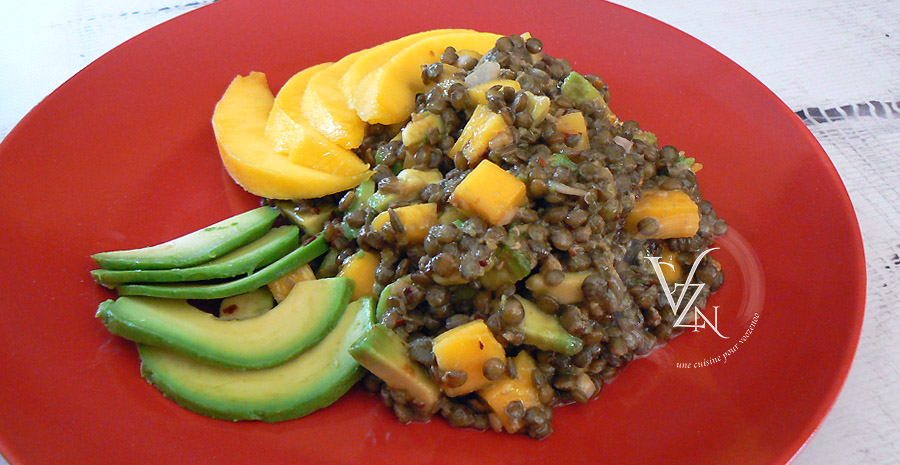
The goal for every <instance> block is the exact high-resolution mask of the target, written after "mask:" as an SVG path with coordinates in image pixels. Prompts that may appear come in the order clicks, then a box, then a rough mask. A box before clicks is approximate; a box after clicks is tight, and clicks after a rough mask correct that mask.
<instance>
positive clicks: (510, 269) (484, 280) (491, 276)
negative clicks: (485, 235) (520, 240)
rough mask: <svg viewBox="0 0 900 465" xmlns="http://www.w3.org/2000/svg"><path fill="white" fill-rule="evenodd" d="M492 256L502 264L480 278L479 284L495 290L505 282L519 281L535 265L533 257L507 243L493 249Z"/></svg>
mask: <svg viewBox="0 0 900 465" xmlns="http://www.w3.org/2000/svg"><path fill="white" fill-rule="evenodd" d="M494 256H495V257H496V258H497V260H498V261H499V263H500V264H502V265H503V266H494V267H493V268H491V269H490V270H489V271H487V272H486V273H485V274H484V276H482V277H481V278H480V280H481V284H482V285H483V286H484V287H486V288H488V289H491V290H497V289H499V288H500V287H501V286H503V285H504V284H507V283H517V282H519V281H520V280H522V279H524V278H525V277H526V276H528V275H529V274H530V273H531V270H533V269H534V267H535V266H537V260H536V259H535V258H534V257H530V256H529V255H527V254H525V252H523V251H522V250H521V249H514V248H512V247H510V246H509V245H507V244H500V245H499V246H498V247H497V250H496V251H494Z"/></svg>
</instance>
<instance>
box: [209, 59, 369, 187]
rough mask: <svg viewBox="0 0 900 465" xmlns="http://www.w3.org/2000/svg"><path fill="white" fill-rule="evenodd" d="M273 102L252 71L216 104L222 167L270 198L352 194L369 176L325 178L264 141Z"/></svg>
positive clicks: (214, 122)
mask: <svg viewBox="0 0 900 465" xmlns="http://www.w3.org/2000/svg"><path fill="white" fill-rule="evenodd" d="M274 101H275V97H274V96H273V95H272V91H270V90H269V85H268V83H267V82H266V75H265V74H262V73H257V72H252V73H250V75H248V76H246V77H245V76H237V77H236V78H234V80H233V81H232V82H231V85H229V86H228V89H227V90H226V91H225V94H224V95H223V96H222V99H221V100H219V102H218V103H217V104H216V109H215V111H214V112H213V118H212V125H213V131H214V132H215V135H216V143H217V144H218V146H219V153H220V155H221V157H222V164H224V165H225V169H226V170H227V171H228V174H230V175H231V177H232V179H234V181H235V182H236V183H238V184H239V185H240V186H241V187H243V188H244V189H246V190H247V191H249V192H250V193H252V194H255V195H258V196H261V197H268V198H270V199H308V198H318V197H322V196H324V195H328V194H333V193H335V192H340V191H345V190H348V189H352V188H354V187H356V186H357V185H358V184H359V183H360V182H362V181H363V180H364V179H367V178H368V177H369V176H370V173H369V172H368V171H364V172H362V173H359V174H356V175H352V176H338V175H334V174H329V173H324V172H322V171H318V170H314V169H310V168H307V167H304V166H299V165H296V164H294V163H291V162H290V161H289V160H288V158H287V157H285V156H283V155H280V154H279V153H278V152H276V151H275V150H274V148H273V147H272V144H271V142H269V140H267V139H266V136H265V129H266V121H267V120H268V117H269V112H270V111H271V110H272V106H273V104H274Z"/></svg>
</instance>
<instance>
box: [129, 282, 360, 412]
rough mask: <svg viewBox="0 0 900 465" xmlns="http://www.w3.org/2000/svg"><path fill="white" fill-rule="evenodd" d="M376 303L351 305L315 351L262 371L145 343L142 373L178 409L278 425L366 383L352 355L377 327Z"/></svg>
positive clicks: (140, 351)
mask: <svg viewBox="0 0 900 465" xmlns="http://www.w3.org/2000/svg"><path fill="white" fill-rule="evenodd" d="M374 310H375V309H374V305H373V302H372V299H371V298H363V299H359V300H356V301H354V302H351V303H350V305H348V306H347V309H346V311H344V314H343V316H341V319H340V320H339V321H338V323H337V325H336V326H335V328H334V329H333V330H331V332H330V333H328V335H327V336H325V339H323V340H322V341H321V342H319V343H318V344H316V345H315V346H314V347H313V348H311V349H309V350H307V351H306V352H304V353H302V354H300V355H299V356H298V357H295V358H293V359H291V360H288V361H287V362H285V363H283V364H281V365H278V366H275V367H272V368H266V369H262V370H238V369H233V368H224V367H219V366H215V365H209V364H206V363H203V362H200V361H198V360H196V359H193V358H191V357H187V356H184V355H182V354H179V353H178V352H175V351H173V350H170V349H166V348H163V347H155V346H150V345H144V344H140V345H139V346H138V351H139V353H140V356H141V374H142V375H143V376H144V378H146V379H147V381H149V382H150V383H151V384H153V385H155V386H156V387H157V388H159V390H160V391H162V392H163V394H164V395H165V396H166V397H169V398H171V399H172V400H174V401H175V402H176V403H178V404H179V405H181V406H183V407H185V408H187V409H190V410H192V411H194V412H197V413H199V414H202V415H206V416H209V417H213V418H219V419H223V420H232V421H235V420H262V421H266V422H275V421H283V420H291V419H294V418H300V417H302V416H305V415H308V414H310V413H312V412H314V411H316V410H318V409H320V408H323V407H326V406H328V405H331V404H332V403H333V402H334V401H336V400H337V399H338V398H340V397H341V396H342V395H344V393H346V392H347V391H348V390H349V389H350V388H351V387H352V386H353V385H354V384H355V383H356V382H357V381H359V380H360V378H362V375H363V373H364V370H362V368H361V367H360V366H359V363H357V362H356V360H354V359H353V357H351V356H350V354H349V353H348V351H347V350H348V348H349V347H350V345H351V344H353V343H354V342H355V341H357V340H358V339H359V338H360V337H362V335H363V334H365V333H366V331H368V329H369V328H370V327H371V326H372V324H373V318H374Z"/></svg>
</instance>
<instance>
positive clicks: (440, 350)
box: [432, 320, 506, 396]
mask: <svg viewBox="0 0 900 465" xmlns="http://www.w3.org/2000/svg"><path fill="white" fill-rule="evenodd" d="M432 351H433V352H434V358H435V360H436V361H437V365H438V368H440V369H441V371H442V372H446V371H451V370H462V371H465V372H466V382H465V383H463V384H462V385H461V386H457V387H454V388H451V387H447V386H443V387H442V389H443V390H444V392H445V393H447V395H448V396H461V395H463V394H468V393H470V392H473V391H477V390H478V389H481V388H482V387H484V386H485V385H487V384H488V383H490V380H488V379H487V378H485V376H484V370H483V368H484V362H486V361H487V360H488V359H490V358H499V359H501V360H502V359H503V358H504V357H506V352H504V351H503V346H501V345H500V343H499V342H497V339H496V338H494V335H493V334H491V330H490V329H489V328H488V327H487V325H486V324H485V323H484V321H483V320H475V321H472V322H469V323H466V324H464V325H462V326H457V327H455V328H453V329H451V330H449V331H447V332H445V333H443V334H441V335H439V336H438V337H436V338H434V345H433V347H432Z"/></svg>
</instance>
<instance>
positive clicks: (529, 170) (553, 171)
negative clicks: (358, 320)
mask: <svg viewBox="0 0 900 465" xmlns="http://www.w3.org/2000/svg"><path fill="white" fill-rule="evenodd" d="M422 81H423V83H424V84H425V85H426V87H427V89H428V90H427V91H426V92H423V93H420V94H418V95H417V97H416V102H415V103H416V106H415V113H414V115H413V117H412V121H411V122H410V123H408V124H406V125H405V126H404V128H403V130H402V131H399V132H398V129H399V128H398V127H396V126H394V125H378V124H375V125H370V126H368V129H367V133H366V137H365V138H364V139H363V142H362V145H360V146H359V147H358V148H357V149H355V152H356V154H357V155H358V156H359V157H360V158H361V159H362V160H363V161H364V162H366V163H368V164H369V165H371V166H372V167H373V170H374V175H373V176H372V178H371V179H370V181H368V184H367V183H363V184H362V185H361V186H360V187H359V188H357V189H355V190H351V191H348V192H346V193H345V194H337V195H332V196H328V197H324V198H320V199H314V200H303V201H297V202H293V203H290V204H288V203H287V202H283V201H277V202H276V201H273V203H275V204H277V205H279V206H280V207H282V209H283V210H285V211H289V212H292V213H294V214H296V215H304V214H312V213H319V212H331V213H329V217H328V218H326V220H325V221H326V222H325V223H324V227H323V236H324V238H325V240H326V241H328V242H329V244H330V245H331V250H332V252H330V253H329V254H328V255H326V256H325V258H324V259H322V260H321V262H320V263H317V265H318V271H317V273H316V275H317V277H319V278H322V277H329V276H335V275H337V274H339V273H341V272H342V269H344V268H345V266H346V264H347V263H348V262H349V261H352V260H353V258H354V257H357V256H359V254H360V253H362V254H366V255H368V256H369V257H370V259H372V260H376V261H377V264H376V265H375V268H374V290H373V292H374V294H375V295H381V296H382V299H381V300H382V301H383V305H381V303H380V304H379V307H383V308H382V311H383V313H382V314H380V323H381V324H383V325H384V326H385V327H386V328H388V329H390V330H391V331H392V332H393V333H394V334H396V335H397V336H398V337H399V338H400V339H401V340H402V341H403V343H404V345H405V348H406V352H407V355H408V357H409V358H410V359H411V360H412V361H414V362H415V363H416V364H418V365H419V366H421V367H423V368H424V369H425V372H426V373H427V374H428V376H429V377H430V378H431V380H432V381H433V382H434V383H435V385H437V386H438V387H439V388H440V397H439V399H438V400H437V401H436V402H434V403H423V402H422V401H421V399H419V398H417V397H416V396H415V395H411V393H410V392H409V390H407V389H403V388H400V387H397V386H393V387H392V386H390V385H389V384H390V383H386V382H385V381H384V380H382V379H381V378H379V377H378V376H375V375H374V374H369V375H367V376H366V378H365V379H364V385H365V387H366V389H368V390H370V391H372V392H375V393H378V395H379V396H380V397H381V399H382V400H383V402H384V404H385V405H386V406H387V407H388V408H390V409H391V410H392V411H393V413H394V414H395V415H396V417H397V418H398V420H400V421H401V422H409V421H413V420H428V419H430V418H432V417H433V416H435V415H439V416H441V417H443V418H445V419H446V420H447V421H448V422H449V423H450V424H452V425H454V426H458V427H472V428H476V429H493V430H495V431H500V430H503V429H505V430H506V431H509V432H518V433H525V434H528V435H529V436H531V437H534V438H543V437H546V436H548V435H549V434H551V433H552V426H551V420H552V417H553V409H554V407H556V406H559V405H563V404H567V403H571V402H578V403H585V402H587V401H588V400H590V399H591V398H593V397H595V396H596V395H598V394H599V392H600V391H601V389H602V387H603V385H604V383H606V382H609V381H611V380H612V379H613V378H614V377H615V376H616V374H617V373H618V371H619V370H620V369H622V368H624V367H625V366H626V365H627V363H628V362H629V361H631V360H632V359H633V358H634V357H637V356H641V355H644V354H646V353H648V352H650V351H651V350H653V349H654V348H655V347H658V346H659V345H660V344H663V343H665V342H666V341H668V340H669V339H671V338H672V337H674V336H675V335H676V334H677V332H678V331H677V328H675V327H674V322H675V313H674V311H673V310H672V309H671V308H669V307H668V306H667V305H666V304H665V297H664V294H663V292H662V289H661V285H660V283H659V282H658V280H657V276H656V274H655V273H654V271H653V269H652V268H651V266H650V263H649V261H648V260H645V259H644V257H651V256H662V257H663V260H664V261H668V262H669V263H672V264H673V274H674V275H673V276H672V279H673V281H675V282H677V281H678V280H679V279H681V280H682V281H683V277H682V276H680V275H679V274H678V271H677V270H678V269H679V268H680V267H681V266H682V265H690V264H691V263H693V262H694V260H695V259H696V258H697V257H698V256H699V255H700V254H701V253H702V252H704V251H705V250H706V249H708V248H709V247H710V245H711V244H712V242H713V240H714V238H715V237H716V236H718V235H721V234H724V233H725V231H726V230H727V225H726V223H725V222H724V220H722V219H720V218H718V217H717V215H716V213H715V211H714V209H713V207H712V205H711V204H710V203H709V202H708V201H706V200H703V199H702V196H701V193H700V190H699V186H698V184H697V179H696V176H695V170H697V169H699V164H697V163H694V160H693V159H689V158H685V157H684V154H682V153H680V152H679V151H678V150H677V149H676V148H674V147H672V146H664V147H658V146H657V143H656V137H655V136H654V135H653V134H652V133H649V132H647V131H643V130H641V129H640V127H639V125H638V124H637V123H636V122H634V121H624V122H620V121H618V119H617V118H616V117H615V115H614V114H613V113H612V112H611V110H610V109H609V102H610V92H609V89H608V86H607V85H606V84H605V83H604V82H603V80H602V79H601V78H600V77H598V76H595V75H591V74H586V75H583V76H582V75H581V74H578V73H576V72H574V71H573V70H572V67H571V64H570V63H569V62H568V61H566V60H565V59H556V58H553V57H550V56H549V55H547V54H546V53H544V52H543V46H542V43H541V41H540V40H539V39H537V38H533V37H527V36H526V37H523V36H518V35H511V36H507V37H502V38H500V39H499V40H497V42H496V45H495V47H494V48H493V49H491V50H489V51H488V52H487V53H485V54H483V55H481V54H479V53H477V52H474V51H470V50H456V49H454V48H452V47H448V48H447V49H446V50H445V51H444V53H443V54H441V56H440V61H435V62H434V63H431V64H428V65H426V66H424V67H423V69H422ZM585 84H586V86H585ZM473 121H474V122H473ZM476 124H477V125H478V127H479V128H481V129H482V130H481V132H480V133H479V134H475V135H474V136H473V135H472V134H471V133H472V131H469V132H468V133H467V127H470V126H474V125H476ZM485 128H497V129H496V130H492V131H488V130H487V129H485ZM476 132H477V131H476ZM461 140H462V141H464V143H460V141H461ZM467 149H468V150H467ZM487 164H490V165H493V166H496V167H499V168H500V169H501V170H502V171H504V172H505V173H508V174H509V175H511V176H512V177H513V178H515V179H516V180H518V181H519V182H521V184H522V192H523V196H522V201H521V202H520V203H515V204H514V205H512V206H511V207H510V208H507V209H506V210H504V211H507V212H512V213H511V214H510V215H507V216H506V217H504V215H503V214H502V213H503V212H500V213H501V214H498V215H493V216H492V215H491V214H490V213H491V212H486V211H484V210H479V209H477V208H473V207H472V204H471V203H466V202H461V201H459V196H458V194H456V195H457V197H456V198H455V193H457V191H458V190H461V189H463V188H461V186H463V185H464V182H465V180H466V179H467V178H470V180H471V179H474V176H472V174H473V173H475V172H476V171H479V173H480V172H481V171H483V169H482V168H480V167H482V166H487ZM498 176H500V175H498ZM484 179H485V180H487V181H494V180H497V179H501V177H490V176H489V177H485V178H484ZM482 183H483V184H490V182H486V181H485V182H482ZM513 190H514V189H513ZM505 191H507V192H508V191H509V189H507V190H505ZM651 193H652V194H651ZM676 196H678V198H681V199H688V202H686V203H690V204H691V205H693V210H691V211H689V213H688V215H691V214H692V215H694V216H695V217H697V221H696V224H694V225H693V229H691V228H687V229H684V228H679V227H678V226H677V225H676V226H674V227H673V226H672V225H671V224H670V223H671V221H669V219H670V218H669V216H678V215H677V214H676V215H669V216H666V215H660V214H655V215H641V216H640V217H636V216H635V215H632V213H633V212H635V211H638V210H641V209H640V208H637V207H638V206H639V204H640V203H641V201H642V200H644V199H652V198H656V197H676ZM422 205H429V206H430V205H433V207H430V208H433V210H434V212H433V218H434V219H433V220H429V221H424V222H423V221H420V218H421V217H422V216H421V215H422V213H421V211H420V210H421V209H419V208H418V207H419V206H422ZM689 206H690V205H689ZM410 207H413V209H410ZM513 207H514V208H513ZM651 209H652V208H651ZM688 210H690V208H689V209H688ZM691 212H693V213H691ZM428 215H431V212H428V214H426V215H425V216H428ZM287 216H288V217H289V218H290V217H291V215H287ZM422 224H424V226H422ZM673 228H674V229H673ZM673 231H674V232H673ZM685 231H687V232H685ZM696 277H697V279H699V280H700V281H701V282H703V283H704V284H707V286H704V288H703V290H702V291H701V293H700V296H699V297H698V299H697V301H696V302H695V304H696V305H697V306H698V307H701V308H702V307H703V306H704V305H705V303H706V300H707V299H708V297H709V295H710V294H711V293H712V292H714V291H715V290H716V289H718V287H719V286H721V285H722V282H723V279H724V275H723V273H722V271H721V267H720V266H719V264H718V263H717V262H716V261H715V260H714V259H713V258H712V257H709V256H708V255H707V256H705V257H704V258H703V259H702V261H701V262H700V266H699V268H698V270H697V276H696ZM667 279H668V277H667ZM563 289H565V292H563V291H562V290H563ZM523 296H524V297H523ZM535 308H536V309H537V310H538V311H539V312H540V313H541V314H543V315H548V316H550V317H552V319H554V320H555V321H557V322H558V324H559V325H560V326H561V327H562V329H564V330H565V332H566V333H568V334H569V335H571V336H574V337H575V338H576V339H577V343H576V344H575V345H573V346H569V347H571V350H568V349H566V350H560V349H559V348H558V347H557V348H555V349H554V348H549V346H547V345H544V344H537V345H536V344H535V341H534V339H532V338H530V337H529V334H526V332H525V331H523V328H522V327H523V320H525V318H526V316H527V315H529V314H530V313H529V312H530V311H533V310H534V309H535ZM479 321H480V322H483V324H484V325H485V326H486V327H487V329H488V330H489V333H490V337H492V338H493V339H495V340H496V341H497V343H499V346H500V347H501V348H502V355H501V356H492V357H488V358H486V359H485V360H483V361H482V363H480V367H479V368H480V370H479V371H480V372H476V371H472V370H466V369H443V368H442V364H441V361H440V360H439V357H438V356H437V355H438V354H437V352H438V351H437V350H436V344H437V343H439V342H440V339H439V338H441V336H442V335H444V334H447V333H450V332H451V331H453V330H459V329H460V328H468V327H471V326H469V325H470V324H471V323H475V322H479ZM539 345H540V346H542V347H539ZM483 348H484V346H483V344H482V349H483ZM566 352H568V353H566ZM526 359H530V360H531V362H528V361H527V360H526ZM523 360H525V361H524V362H523ZM476 377H478V378H480V379H482V381H483V382H481V384H480V386H481V389H480V390H479V389H476V390H470V391H468V392H465V393H463V394H454V395H450V393H454V392H459V390H460V389H461V388H465V387H466V386H467V385H468V384H472V382H473V380H474V378H476ZM526 377H527V378H528V379H527V380H526V381H525V382H526V383H527V384H528V385H529V386H528V387H527V388H528V389H530V390H531V391H533V393H534V399H525V398H522V399H515V400H511V401H509V402H508V403H506V404H505V405H503V406H501V407H500V408H498V407H497V405H492V404H491V402H490V399H489V398H488V395H489V394H491V393H490V392H487V391H485V390H484V389H487V388H488V387H489V385H490V384H491V383H495V384H498V383H499V382H500V381H502V380H516V379H520V378H526ZM463 390H465V389H463ZM504 399H506V397H504Z"/></svg>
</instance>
